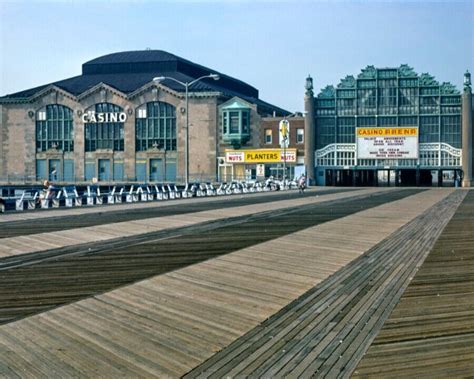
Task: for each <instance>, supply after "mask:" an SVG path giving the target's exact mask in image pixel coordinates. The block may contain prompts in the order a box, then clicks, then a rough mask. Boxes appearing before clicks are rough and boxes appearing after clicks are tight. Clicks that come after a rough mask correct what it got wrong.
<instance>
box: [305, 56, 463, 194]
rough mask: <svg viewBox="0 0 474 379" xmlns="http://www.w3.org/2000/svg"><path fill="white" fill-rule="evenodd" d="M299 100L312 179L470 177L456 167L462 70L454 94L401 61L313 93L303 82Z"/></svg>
mask: <svg viewBox="0 0 474 379" xmlns="http://www.w3.org/2000/svg"><path fill="white" fill-rule="evenodd" d="M305 105H306V108H307V109H306V111H307V112H308V114H307V127H310V128H311V129H314V130H313V132H314V133H315V135H314V143H315V156H314V167H315V171H314V174H313V175H314V176H313V177H312V178H311V179H313V180H314V181H315V182H316V183H317V184H318V185H357V186H359V185H395V186H396V185H442V184H443V182H449V183H450V184H454V183H455V181H456V180H460V179H462V178H467V177H471V175H472V169H471V168H467V169H466V167H463V166H464V165H465V163H467V162H471V161H472V92H471V87H470V74H469V73H466V76H465V88H464V94H463V95H461V93H460V91H459V90H458V89H456V88H455V87H454V86H453V85H452V84H450V83H441V84H440V83H439V82H438V81H436V80H435V78H434V77H433V76H431V75H429V74H426V73H424V74H421V75H419V74H417V73H416V72H415V71H413V69H412V68H411V67H409V66H407V65H401V66H400V67H398V68H375V67H374V66H367V67H366V68H365V69H363V70H362V72H361V73H360V74H359V75H358V76H357V77H356V78H355V77H354V76H352V75H349V76H346V77H345V78H344V79H342V80H341V82H340V83H339V84H338V85H337V86H336V87H334V86H331V85H330V86H327V87H325V88H324V89H322V90H321V92H320V93H319V94H318V95H317V96H314V95H313V91H312V82H311V80H310V84H309V86H307V92H306V100H305ZM463 113H464V115H463ZM463 120H464V121H463ZM310 123H312V125H309V124H310ZM463 124H464V125H463ZM463 128H465V129H466V132H463ZM467 130H471V132H470V133H471V134H470V135H468V134H467ZM463 133H464V134H465V136H466V137H465V136H463ZM463 138H465V141H464V142H465V143H466V144H467V143H468V142H469V144H470V147H467V145H466V147H465V148H463ZM310 177H311V175H310ZM469 180H470V179H469Z"/></svg>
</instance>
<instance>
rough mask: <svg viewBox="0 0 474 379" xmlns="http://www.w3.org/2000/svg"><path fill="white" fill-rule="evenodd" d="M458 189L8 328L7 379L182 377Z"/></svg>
mask: <svg viewBox="0 0 474 379" xmlns="http://www.w3.org/2000/svg"><path fill="white" fill-rule="evenodd" d="M452 192H453V191H452V190H446V189H440V190H432V191H425V192H421V193H418V194H416V195H413V196H409V197H406V198H403V199H401V200H398V201H394V202H390V203H387V204H383V205H380V206H377V207H375V208H372V209H368V210H363V211H361V212H359V213H355V214H351V215H349V216H346V217H342V218H340V219H336V220H334V221H330V222H326V223H324V224H320V225H317V226H314V227H311V228H307V229H304V230H301V231H298V232H295V233H292V234H289V235H287V236H284V237H280V238H277V239H273V240H271V241H267V242H264V243H261V244H258V245H254V246H249V247H247V248H244V249H241V250H238V251H235V252H233V253H230V254H227V255H223V256H221V257H218V258H214V259H212V260H209V261H206V262H202V263H199V264H195V265H192V266H189V267H186V268H182V269H179V270H176V271H173V272H170V273H168V274H164V275H159V276H155V277H153V278H151V279H147V280H144V281H141V282H138V283H135V284H133V285H129V286H125V287H123V288H119V289H116V290H114V291H111V292H107V293H105V294H102V295H96V296H94V297H91V298H88V299H85V300H82V301H79V302H75V303H72V304H69V305H66V306H62V307H60V308H57V309H54V310H51V311H48V312H44V313H41V314H38V315H35V316H31V317H28V318H25V319H23V320H19V321H16V322H11V323H8V324H5V325H3V326H0V357H1V359H0V375H3V376H6V377H33V376H36V377H54V376H56V377H71V376H87V377H117V376H127V377H166V376H171V377H178V376H181V375H183V374H185V373H186V372H188V371H190V370H191V369H193V368H194V367H196V366H198V365H200V364H202V363H203V362H204V361H205V360H206V359H208V358H209V357H211V356H212V355H213V354H215V353H216V352H217V351H219V350H221V349H223V348H225V347H226V346H228V345H229V344H231V343H232V342H233V341H234V340H236V339H237V338H238V337H240V336H242V335H243V334H245V333H247V332H249V331H250V330H252V329H253V328H254V327H256V326H258V325H259V324H260V323H261V322H262V321H264V320H265V319H267V318H268V317H270V316H271V315H273V314H274V313H275V312H278V311H279V310H280V309H281V308H282V307H284V306H286V305H287V304H288V303H290V302H291V301H292V300H293V299H295V298H297V297H299V296H300V295H302V294H303V293H305V292H306V291H308V290H309V289H311V288H312V287H313V286H314V285H315V284H317V283H320V282H322V281H324V280H325V279H326V278H327V277H328V276H330V275H331V274H333V273H336V272H338V270H340V269H341V268H343V267H344V266H346V265H347V264H348V263H350V262H351V261H353V260H354V259H356V258H357V257H359V256H361V255H362V254H363V253H364V252H366V251H367V250H369V249H371V248H372V247H373V246H374V245H376V244H378V243H380V242H382V241H383V240H384V239H386V238H387V237H389V236H390V235H391V234H392V233H394V232H395V231H396V230H397V229H399V228H400V227H403V226H404V225H406V224H407V223H409V222H411V221H413V220H415V219H416V218H417V217H418V216H419V215H420V214H421V213H423V212H425V211H427V210H429V208H430V207H431V206H433V205H435V204H438V203H439V202H440V201H441V202H442V203H441V204H445V203H444V202H443V199H445V198H446V196H448V195H449V194H451V193H452ZM450 199H451V198H450ZM448 201H451V200H448ZM443 206H444V205H443ZM448 208H449V209H447V210H446V211H447V212H449V211H450V210H451V211H453V210H454V209H455V204H454V203H453V204H451V206H450V207H448ZM436 209H437V208H436ZM443 217H445V216H443ZM443 217H438V218H433V217H431V218H430V221H432V222H433V223H436V222H439V220H440V219H441V220H442V219H443ZM428 224H430V223H428ZM426 239H428V240H429V238H428V236H427V237H426ZM196 247H197V246H196V245H194V249H195V250H196ZM198 250H199V249H198ZM369 262H370V261H369ZM374 262H375V261H374ZM374 264H375V263H374ZM348 267H349V266H348ZM333 276H334V275H333ZM365 279H366V277H365ZM224 351H225V350H224Z"/></svg>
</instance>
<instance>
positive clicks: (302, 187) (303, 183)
mask: <svg viewBox="0 0 474 379" xmlns="http://www.w3.org/2000/svg"><path fill="white" fill-rule="evenodd" d="M305 188H306V175H305V174H303V175H301V177H300V179H299V181H298V191H299V193H301V194H303V193H304V190H305Z"/></svg>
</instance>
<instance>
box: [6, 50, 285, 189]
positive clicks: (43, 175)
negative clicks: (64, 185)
mask: <svg viewBox="0 0 474 379" xmlns="http://www.w3.org/2000/svg"><path fill="white" fill-rule="evenodd" d="M211 73H215V74H219V76H220V79H219V80H217V81H214V80H213V79H212V78H206V79H203V80H200V81H198V82H197V83H195V84H194V85H192V86H191V87H189V172H188V173H189V179H190V180H216V179H217V177H218V175H219V166H220V163H219V162H221V161H222V158H224V159H225V150H226V149H229V148H252V147H259V145H260V141H261V139H262V136H261V134H260V133H261V131H260V121H261V118H262V117H267V116H271V115H276V116H283V115H285V114H288V113H289V112H287V111H285V110H283V109H281V108H278V107H276V106H274V105H271V104H268V103H266V102H264V101H262V100H261V99H259V94H258V90H257V89H256V88H254V87H252V86H250V85H248V84H246V83H244V82H242V81H240V80H238V79H235V78H232V77H230V76H227V75H225V74H221V73H218V72H216V71H215V70H212V69H210V68H206V67H203V66H200V65H198V64H195V63H193V62H190V61H188V60H185V59H183V58H180V57H177V56H175V55H173V54H170V53H167V52H164V51H159V50H146V51H130V52H121V53H114V54H109V55H105V56H102V57H99V58H96V59H93V60H91V61H89V62H86V63H84V64H83V66H82V74H81V75H78V76H75V77H73V78H69V79H65V80H61V81H57V82H54V83H51V84H46V85H43V86H40V87H36V88H32V89H28V90H25V91H21V92H17V93H14V94H10V95H6V96H3V97H0V114H1V118H0V120H1V124H0V182H3V183H35V182H38V183H39V182H41V181H42V180H44V179H50V180H53V181H57V182H89V181H91V180H92V179H93V178H97V179H98V180H99V181H101V182H105V183H113V182H130V181H139V182H154V181H157V182H162V181H165V182H184V179H185V151H186V149H185V136H186V133H185V126H186V102H185V87H184V86H183V85H180V84H179V83H177V82H175V81H173V80H172V79H175V80H177V81H181V82H184V83H186V82H188V83H189V82H191V81H193V80H196V79H198V78H200V77H202V76H206V75H209V74H211ZM160 76H164V77H170V78H172V79H165V80H163V81H161V82H157V81H153V79H154V78H156V77H160Z"/></svg>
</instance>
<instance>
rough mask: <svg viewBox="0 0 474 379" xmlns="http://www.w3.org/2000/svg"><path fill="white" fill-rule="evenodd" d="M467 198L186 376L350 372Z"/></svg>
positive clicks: (428, 216)
mask: <svg viewBox="0 0 474 379" xmlns="http://www.w3.org/2000/svg"><path fill="white" fill-rule="evenodd" d="M462 197H463V194H462V193H461V192H458V193H456V194H454V195H452V196H450V197H449V198H447V199H446V200H444V201H442V202H440V203H439V204H437V205H436V206H435V207H433V208H431V209H430V210H428V211H427V212H425V213H424V214H422V215H420V216H419V217H417V218H415V219H414V220H413V221H411V222H409V223H408V224H406V225H405V226H404V227H402V228H401V229H399V230H398V231H397V232H395V233H394V234H392V235H391V236H390V237H389V238H386V239H384V240H383V241H382V242H381V243H379V244H377V245H375V246H374V247H373V248H372V249H370V250H369V251H368V252H367V253H366V254H364V255H363V256H362V257H360V258H359V259H357V260H355V261H353V262H351V263H350V264H348V265H347V266H346V267H344V268H343V269H342V270H339V271H338V272H337V273H335V274H334V275H333V276H331V277H330V278H328V280H326V281H324V282H322V283H321V284H320V285H318V286H315V287H314V288H313V289H311V290H310V291H308V292H307V293H305V294H304V295H303V296H302V297H300V298H299V299H297V300H296V301H294V302H292V303H291V304H289V305H288V306H286V307H285V308H283V309H282V310H281V311H280V312H278V313H277V314H275V315H274V316H272V317H271V318H270V319H268V320H266V321H265V322H264V323H262V324H261V325H260V326H258V327H257V328H255V329H254V330H252V331H250V332H249V333H247V334H246V335H245V336H243V337H241V338H239V339H238V340H236V341H235V342H234V343H232V344H231V345H230V346H229V347H227V348H226V349H224V350H223V351H221V352H220V353H218V354H216V355H215V356H213V357H212V358H211V359H209V360H208V361H207V362H205V363H204V364H203V365H201V366H199V367H197V368H195V369H194V370H193V371H191V372H190V373H189V374H188V375H186V377H190V378H191V377H199V378H208V377H211V378H221V377H236V376H239V377H246V376H251V377H268V378H273V377H302V378H307V377H310V376H312V375H316V376H317V377H318V378H323V377H347V376H348V375H350V373H351V372H352V370H353V368H354V367H355V364H356V363H357V362H358V361H359V360H360V358H361V357H362V354H363V353H364V351H365V350H366V349H367V348H368V346H369V345H370V342H371V341H372V339H373V338H374V337H375V335H376V334H377V332H378V330H379V329H380V328H381V326H382V324H383V322H384V320H385V319H386V317H388V315H389V314H390V312H391V310H392V309H393V307H394V306H395V305H396V303H397V302H398V299H399V297H400V296H401V294H402V293H403V291H404V289H405V288H406V286H407V285H408V283H409V281H410V278H411V276H412V275H413V274H414V272H415V271H416V268H417V267H418V266H419V265H421V263H422V262H423V259H424V257H425V256H426V254H427V253H428V252H429V250H430V248H431V247H432V246H433V245H434V243H435V241H436V238H437V237H438V235H439V234H440V233H441V231H442V230H443V228H444V226H445V225H446V224H447V222H448V221H449V218H450V217H451V216H452V214H453V213H454V211H455V209H456V207H457V205H458V204H459V202H460V201H461V200H462Z"/></svg>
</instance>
